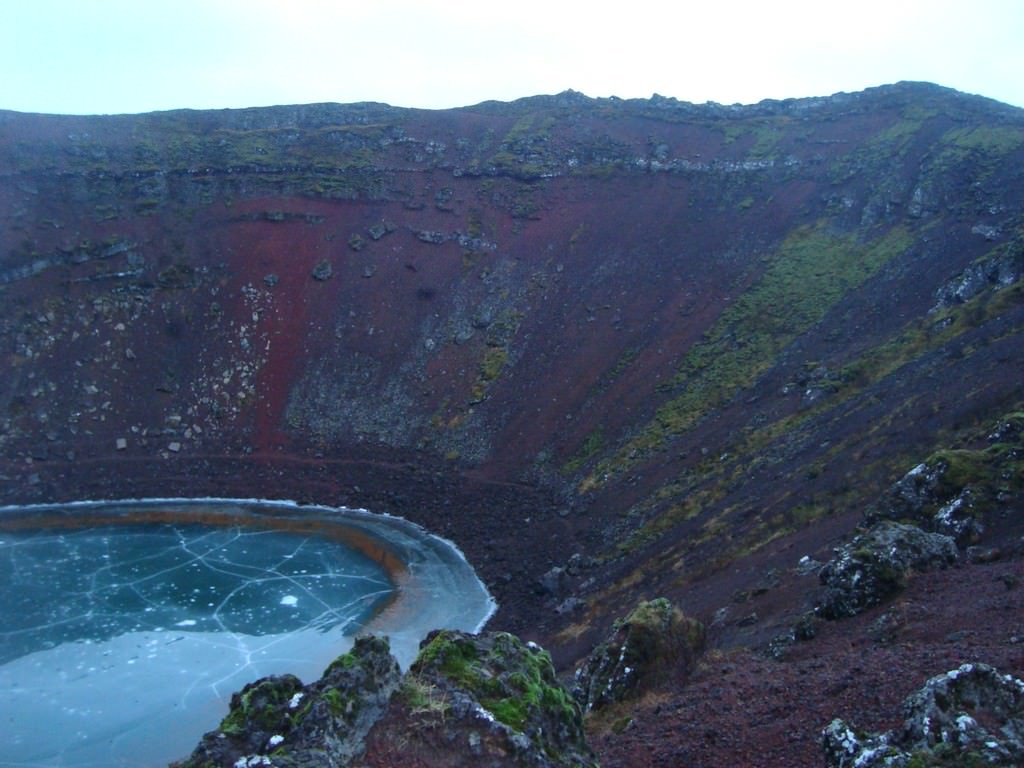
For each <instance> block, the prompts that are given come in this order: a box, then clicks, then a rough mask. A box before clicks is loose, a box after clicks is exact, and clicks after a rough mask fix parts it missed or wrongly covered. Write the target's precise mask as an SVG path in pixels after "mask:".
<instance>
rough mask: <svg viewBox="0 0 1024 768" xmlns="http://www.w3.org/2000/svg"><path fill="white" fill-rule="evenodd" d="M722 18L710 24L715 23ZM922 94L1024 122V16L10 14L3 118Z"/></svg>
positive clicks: (976, 3)
mask: <svg viewBox="0 0 1024 768" xmlns="http://www.w3.org/2000/svg"><path fill="white" fill-rule="evenodd" d="M712 6H713V7H712ZM899 80H927V81H930V82H934V83H938V84H939V85H945V86H948V87H951V88H956V89H958V90H962V91H966V92H968V93H978V94H981V95H983V96H988V97H990V98H994V99H998V100H1000V101H1004V102H1007V103H1010V104H1013V105H1015V106H1021V107H1024V0H887V1H880V0H859V1H857V0H847V1H846V2H842V3H838V2H831V1H830V0H806V1H805V0H778V1H777V2H771V1H770V0H753V1H749V2H748V1H747V0H723V1H717V0H711V1H710V2H709V0H703V2H700V3H694V2H687V1H686V0H675V1H673V0H657V1H656V2H655V1H654V0H631V1H628V2H621V3H615V4H611V3H601V2H593V0H592V1H591V2H586V3H585V2H562V1H561V0H513V1H511V2H502V3H497V2H489V1H488V0H475V2H468V1H464V0H456V1H452V2H443V0H434V2H426V1H421V2H415V1H414V0H377V2H374V0H360V1H359V2H352V1H351V0H333V1H332V0H288V1H285V0H173V1H171V2H165V1H164V0H8V1H7V2H4V3H3V5H2V6H0V109H13V110H18V111H22V112H50V113H73V114H94V113H122V112H130V113H134V112H148V111H153V110H165V109H178V108H193V109H216V108H223V107H249V106H268V105H274V104H306V103H313V102H325V101H333V102H342V103H344V102H353V101H380V102H386V103H388V104H393V105H395V106H402V107H422V108H429V109H439V108H447V107H457V106H466V105H470V104H476V103H478V102H481V101H485V100H489V99H497V100H502V101H508V100H512V99H516V98H520V97H523V96H532V95H536V94H544V93H558V92H560V91H564V90H566V89H568V88H572V89H574V90H577V91H582V92H583V93H585V94H587V95H588V96H618V97H620V98H633V97H641V98H646V97H649V96H650V95H652V94H653V93H659V94H661V95H662V96H674V97H676V98H678V99H680V100H682V101H689V102H695V103H702V102H705V101H716V102H720V103H723V104H732V103H744V104H747V103H753V102H756V101H760V100H761V99H766V98H773V99H779V98H789V97H799V96H825V95H829V94H832V93H836V92H838V91H858V90H861V89H863V88H866V87H870V86H874V85H881V84H884V83H893V82H896V81H899Z"/></svg>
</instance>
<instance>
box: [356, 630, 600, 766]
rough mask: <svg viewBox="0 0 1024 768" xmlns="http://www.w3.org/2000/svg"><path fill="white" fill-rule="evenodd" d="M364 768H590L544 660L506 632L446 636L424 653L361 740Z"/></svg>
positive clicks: (577, 725)
mask: <svg viewBox="0 0 1024 768" xmlns="http://www.w3.org/2000/svg"><path fill="white" fill-rule="evenodd" d="M365 764H366V765H367V766H379V767H380V768H383V767H384V766H390V765H398V764H402V765H417V766H438V767H440V766H456V765H475V766H494V767H497V766H537V767H538V768H546V767H549V766H550V767H551V768H554V767H555V766H579V767H580V768H585V767H586V766H594V767H595V768H596V766H597V761H596V759H595V758H594V756H593V753H592V752H591V751H590V748H589V747H588V746H587V744H586V739H585V737H584V733H583V719H582V715H581V713H580V709H579V707H578V706H577V705H576V702H575V701H574V700H573V698H572V696H571V695H570V694H569V693H568V691H566V690H565V689H564V688H563V687H562V686H561V685H560V684H559V683H558V681H557V680H556V678H555V670H554V667H553V666H552V664H551V658H550V657H549V656H548V654H547V652H546V651H543V650H542V649H541V648H540V647H539V646H536V645H534V644H532V643H523V642H522V641H521V640H520V639H519V638H517V637H516V636H514V635H511V634H508V633H505V632H488V633H484V634H481V635H468V634H466V633H464V632H456V631H452V630H443V631H440V632H434V633H432V634H431V635H430V636H429V637H428V638H427V639H426V640H424V642H423V645H422V646H421V650H420V655H419V657H418V658H417V659H416V661H415V662H414V663H413V664H412V666H411V667H410V669H409V672H408V674H407V675H406V677H405V681H404V683H403V686H402V690H401V693H400V694H398V695H396V696H395V697H393V698H392V701H391V706H390V708H389V710H388V713H387V715H386V716H385V717H384V718H383V719H382V720H381V721H380V722H379V723H378V724H377V726H375V727H374V729H373V730H372V731H371V733H370V734H369V737H368V738H367V752H366V758H365Z"/></svg>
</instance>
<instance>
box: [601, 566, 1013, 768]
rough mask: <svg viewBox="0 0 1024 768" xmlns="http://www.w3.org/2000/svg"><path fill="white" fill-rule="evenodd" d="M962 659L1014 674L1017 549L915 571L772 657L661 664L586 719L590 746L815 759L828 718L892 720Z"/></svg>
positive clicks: (767, 761) (665, 758)
mask: <svg viewBox="0 0 1024 768" xmlns="http://www.w3.org/2000/svg"><path fill="white" fill-rule="evenodd" d="M756 607H757V604H756V602H755V603H754V604H752V605H751V608H756ZM966 662H983V663H987V664H991V665H992V666H994V667H996V668H997V669H999V670H1001V671H1002V672H1004V673H1009V674H1013V675H1015V676H1016V677H1018V678H1020V677H1022V676H1024V564H1022V562H1021V560H1020V558H1019V556H1018V557H1015V558H1014V559H1012V560H1009V561H1006V562H997V563H994V564H985V565H962V566H957V567H954V568H950V569H948V570H945V571H939V572H934V573H928V574H922V575H919V576H917V577H916V578H915V579H914V580H913V581H912V583H911V584H910V585H909V587H908V589H907V590H906V591H905V592H903V593H902V594H901V595H900V596H899V597H898V598H897V599H895V600H894V601H892V602H891V603H888V604H886V605H882V606H878V607H876V608H874V609H872V610H870V611H867V612H866V613H864V614H861V615H860V616H857V617H855V618H851V619H844V620H842V621H836V622H823V623H822V624H821V625H820V628H819V631H818V634H817V636H816V637H814V638H813V639H811V640H809V641H806V642H800V643H796V644H795V645H793V646H791V647H790V648H789V649H788V650H787V651H785V653H784V654H783V656H782V658H781V659H780V660H775V659H773V658H770V657H768V656H767V655H766V654H763V653H759V652H758V651H757V650H753V649H748V648H737V649H735V650H718V651H713V652H711V653H710V654H708V655H707V656H706V657H705V659H704V660H703V662H702V663H701V664H700V666H699V668H698V669H697V670H696V672H695V673H694V674H693V675H691V676H689V677H688V678H685V679H681V678H679V677H678V676H677V675H676V674H674V673H673V671H672V670H671V669H669V670H666V671H665V673H664V675H662V676H660V682H659V683H658V684H657V685H656V687H655V688H653V689H652V690H651V691H649V692H648V693H647V694H646V696H645V697H644V698H643V699H642V700H641V703H640V705H639V706H635V707H634V706H630V707H628V708H625V707H623V708H621V709H617V710H612V711H609V712H607V713H602V714H601V715H600V716H599V717H594V718H593V719H592V721H591V724H590V725H591V732H592V733H593V736H592V739H591V744H592V746H593V747H594V748H595V750H596V751H597V753H598V755H599V756H600V759H601V765H602V766H605V768H618V767H619V766H622V767H625V766H630V767H639V766H650V765H685V766H690V767H692V768H720V767H721V766H727V765H743V766H751V768H788V767H789V766H795V765H799V766H814V765H821V764H822V760H823V757H822V751H821V745H820V733H821V730H822V729H823V728H824V727H825V726H826V725H828V723H829V722H831V720H832V719H833V718H836V717H840V718H843V719H844V720H846V721H847V723H848V724H850V725H851V726H852V727H854V728H857V729H863V730H866V731H884V730H889V729H893V728H897V727H899V725H900V724H901V722H902V720H901V716H900V707H901V704H902V702H903V700H904V699H905V698H906V697H907V696H909V695H910V694H911V693H913V692H915V691H916V690H917V689H919V688H920V687H921V686H922V685H923V684H924V682H925V681H926V680H927V679H928V678H930V677H932V676H934V675H939V674H942V673H944V672H948V671H949V670H952V669H955V668H957V667H958V666H960V665H961V664H963V663H966ZM627 723H628V724H627ZM613 726H614V731H618V732H617V733H616V732H613Z"/></svg>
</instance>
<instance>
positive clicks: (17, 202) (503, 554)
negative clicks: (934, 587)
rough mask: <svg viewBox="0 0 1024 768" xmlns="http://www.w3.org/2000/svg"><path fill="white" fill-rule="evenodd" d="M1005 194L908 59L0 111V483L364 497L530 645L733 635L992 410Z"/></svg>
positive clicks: (973, 131) (1013, 146)
mask: <svg viewBox="0 0 1024 768" xmlns="http://www.w3.org/2000/svg"><path fill="white" fill-rule="evenodd" d="M1022 210H1024V113H1022V112H1021V111H1020V110H1017V109H1013V108H1010V107H1007V106H1004V105H1000V104H997V103H994V102H991V101H987V100H985V99H981V98H978V97H973V96H967V95H964V94H959V93H956V92H954V91H949V90H946V89H942V88H939V87H936V86H929V85H926V84H913V83H904V84H899V85H894V86H886V87H883V88H877V89H872V90H869V91H865V92H863V93H857V94H839V95H836V96H833V97H829V98H820V99H804V100H792V101H785V102H765V103H762V104H759V105H754V106H749V107H725V106H721V105H703V106H697V105H690V104H684V103H680V102H676V101H675V100H672V99H664V98H660V97H655V98H652V99H650V100H645V101H621V100H617V99H598V100H594V99H588V98H586V97H583V96H581V95H580V94H575V93H572V92H568V93H565V94H560V95H558V96H551V97H536V98H531V99H524V100H521V101H518V102H514V103H511V104H499V103H485V104H480V105H477V106H475V107H467V108H464V109H457V110H446V111H439V112H428V111H417V110H404V109H398V108H393V107H389V106H386V105H379V104H356V105H310V106H302V107H279V108H272V109H254V110H234V111H220V112H169V113H159V114H152V115H141V116H109V117H91V118H86V117H58V116H43V115H22V114H15V113H9V112H8V113H0V356H2V357H0V366H2V370H3V376H2V377H0V428H2V429H0V475H2V487H3V499H4V500H5V501H31V500H37V499H38V500H42V499H69V498H75V497H82V496H92V497H97V496H100V497H115V496H138V495H169V494H173V495H193V494H195V495H242V496H253V495H259V496H270V497H275V496H281V497H291V498H299V499H300V500H303V499H308V500H315V501H319V502H323V503H348V504H352V505H362V506H367V507H369V508H371V509H374V510H378V511H388V512H394V513H398V514H404V515H406V516H409V517H411V518H413V519H414V520H416V521H417V522H420V523H423V524H425V525H427V526H428V527H430V528H431V529H433V530H436V531H438V532H440V533H442V534H444V535H447V536H449V537H451V538H453V539H455V540H456V542H457V543H459V544H460V545H461V546H462V547H463V548H464V549H465V550H466V552H467V554H468V555H469V557H470V560H471V561H472V562H474V564H476V565H477V566H478V567H479V568H480V570H481V572H482V574H483V576H484V578H485V579H486V580H487V581H488V583H489V584H490V585H491V587H492V589H493V590H494V591H495V593H496V595H497V597H498V600H499V603H500V604H501V606H502V608H501V610H500V612H499V614H498V617H497V622H498V624H500V625H501V626H502V627H504V628H510V629H514V630H517V631H521V632H525V633H526V634H528V635H530V636H533V637H536V638H537V639H544V640H550V642H546V643H545V645H546V647H549V648H551V650H552V653H553V656H554V658H555V661H556V663H558V664H559V665H561V666H563V667H564V666H567V665H569V664H570V662H573V661H575V660H577V659H579V658H581V657H582V656H583V655H585V654H586V653H587V652H588V651H589V650H590V648H592V647H593V645H595V644H596V643H597V642H598V641H599V640H600V639H601V638H602V637H603V636H604V634H605V633H606V632H607V630H608V629H609V627H610V624H611V621H612V619H613V618H614V617H615V616H622V615H625V614H626V613H628V611H629V609H630V608H631V607H632V606H633V605H634V604H635V601H636V598H637V597H638V596H647V597H650V596H652V595H655V594H658V595H660V594H664V595H667V596H669V597H671V598H672V599H673V600H674V601H675V602H677V603H678V604H679V605H681V606H682V607H683V609H684V610H685V611H686V613H687V615H692V616H695V617H697V618H698V619H700V620H701V621H703V622H704V623H705V624H706V625H707V626H708V627H709V628H710V629H709V642H711V643H712V644H713V645H716V646H717V647H722V648H728V647H739V646H748V645H753V646H757V645H759V644H762V643H766V642H768V640H770V639H771V638H772V637H774V636H775V635H776V634H777V633H778V631H779V629H780V627H783V626H786V627H788V626H792V624H793V621H794V620H795V618H796V617H799V616H800V615H802V614H803V613H804V612H805V611H806V610H807V609H809V607H810V606H811V605H813V601H814V598H813V597H812V596H811V593H812V592H814V590H813V588H812V587H811V586H806V587H805V586H804V585H805V584H806V583H808V581H807V580H805V579H804V577H803V576H801V575H800V573H801V570H800V568H798V567H797V562H798V561H799V559H800V557H802V556H807V557H808V558H809V559H810V560H811V561H824V560H826V559H828V558H829V556H830V555H829V553H830V552H831V549H832V547H833V546H835V545H836V544H838V543H840V538H841V537H843V536H847V535H849V534H851V533H852V532H853V529H854V528H855V527H856V525H857V524H858V523H859V522H860V521H861V519H862V516H863V514H864V512H865V510H866V508H867V507H868V506H870V505H873V504H876V503H877V504H879V505H881V506H884V503H883V502H879V499H880V498H881V494H882V493H883V492H884V491H885V490H886V489H888V488H890V486H891V485H892V484H893V483H894V482H896V481H897V480H899V479H900V478H902V477H904V475H906V473H907V472H908V471H910V470H911V469H912V468H913V467H915V466H917V465H918V464H920V463H921V462H925V461H926V460H927V459H928V458H929V457H932V456H933V455H935V454H936V452H937V451H952V452H953V453H955V454H956V455H957V456H961V455H966V454H967V453H970V452H975V453H978V452H980V451H983V450H984V448H985V442H984V441H985V435H987V434H988V432H986V431H985V430H991V429H992V428H993V425H994V424H995V423H996V421H997V420H998V419H1000V418H1003V417H1005V416H1006V415H1007V414H1013V413H1015V412H1018V411H1019V410H1020V402H1021V400H1022V395H1021V388H1020V365H1019V361H1020V360H1021V359H1022V357H1024V355H1022V352H1024V336H1022V334H1021V333H1020V331H1021V327H1022V323H1024V305H1022V291H1024V288H1022V284H1021V282H1020V275H1021V271H1022V269H1021V264H1022V254H1024V229H1022V226H1024V220H1022ZM957 452H960V453H957ZM1014 461H1016V460H1014ZM956 466H957V467H961V466H962V465H961V464H957V465H956ZM1008 466H1011V467H1016V466H1018V464H1016V463H1011V464H1010V465H1008ZM965 485H967V486H969V485H970V483H969V482H967V483H963V484H961V486H960V487H964V486H965ZM975 488H976V489H977V488H981V489H982V491H977V490H976V491H975V498H981V496H980V495H978V494H979V493H982V492H983V495H984V498H985V500H986V501H985V503H986V504H987V505H994V506H990V511H991V514H990V517H991V519H990V520H988V521H987V523H986V527H985V531H984V532H981V533H977V535H975V532H968V533H966V534H965V535H966V536H967V538H969V539H970V540H971V541H970V543H971V544H972V545H974V546H979V547H986V546H995V545H998V544H1000V543H1002V544H1003V551H1004V552H1012V551H1013V547H1008V546H1006V545H1005V542H1007V541H1009V540H1015V538H1014V537H1016V536H1019V535H1020V531H1019V528H1020V525H1019V522H1016V521H1015V520H1016V519H1015V518H1014V517H1013V516H1012V515H1011V514H1010V512H1009V511H1012V510H1014V509H1019V508H1020V504H1021V488H1020V483H1019V481H1018V480H1016V479H1014V478H1013V477H1012V472H1011V477H1010V478H1009V479H1005V480H1004V479H1000V478H998V477H995V478H994V477H988V476H986V479H984V482H983V483H982V485H980V486H978V485H975ZM951 498H952V497H950V499H951ZM950 499H946V500H945V501H944V502H943V503H952V502H951V500H950ZM883 501H884V500H883ZM964 503H966V502H964ZM1004 513H1005V514H1004ZM897 519H898V518H897ZM556 569H557V570H556ZM552 572H555V573H557V574H558V578H556V579H553V580H551V579H549V580H548V582H550V583H545V584H540V583H539V582H538V579H539V578H540V577H541V576H542V575H543V574H549V573H552ZM935 578H939V577H938V576H936V577H935ZM811 581H813V579H812V580H811ZM1000 663H1001V662H1000ZM940 671H943V670H935V672H934V673H938V672H940ZM1011 671H1012V670H1011Z"/></svg>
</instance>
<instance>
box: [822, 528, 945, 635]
mask: <svg viewBox="0 0 1024 768" xmlns="http://www.w3.org/2000/svg"><path fill="white" fill-rule="evenodd" d="M956 559H957V548H956V543H955V542H954V541H953V539H952V538H951V537H949V536H945V535H943V534H940V533H929V532H927V531H923V530H921V529H920V528H918V527H917V526H915V525H904V524H901V523H894V522H892V521H890V520H883V521H881V522H879V523H876V524H875V525H873V526H872V527H871V528H870V529H868V530H867V531H866V532H864V533H862V534H861V535H859V536H856V537H855V538H854V539H853V540H852V541H851V542H850V543H849V544H846V545H844V546H842V547H838V548H837V549H836V554H835V557H833V558H832V559H831V560H830V561H829V562H828V563H827V564H826V565H825V567H824V568H822V569H821V582H822V584H823V585H824V586H825V590H824V593H823V594H822V596H821V598H820V600H819V602H818V607H817V611H818V613H819V615H821V616H823V617H824V618H826V619H838V618H842V617H844V616H855V615H856V614H858V613H861V612H862V611H864V610H866V609H868V608H870V607H871V606H873V605H877V604H879V603H881V602H882V601H883V600H885V599H886V598H887V597H889V596H891V595H893V594H895V593H897V592H899V591H900V590H901V589H902V588H903V586H904V585H905V583H906V580H907V578H908V577H909V576H910V574H912V573H914V572H920V571H926V570H929V569H932V568H942V567H945V566H947V565H949V564H951V563H953V562H955V561H956Z"/></svg>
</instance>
